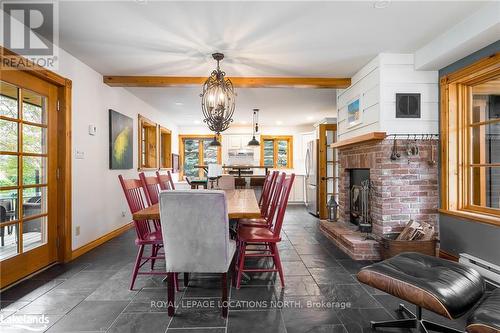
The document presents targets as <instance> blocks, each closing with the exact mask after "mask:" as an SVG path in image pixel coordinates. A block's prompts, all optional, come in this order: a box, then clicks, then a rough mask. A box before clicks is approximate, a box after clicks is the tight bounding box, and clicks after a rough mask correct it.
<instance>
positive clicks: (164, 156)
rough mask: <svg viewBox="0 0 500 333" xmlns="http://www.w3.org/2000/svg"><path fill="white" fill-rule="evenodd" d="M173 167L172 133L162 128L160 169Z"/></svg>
mask: <svg viewBox="0 0 500 333" xmlns="http://www.w3.org/2000/svg"><path fill="white" fill-rule="evenodd" d="M171 167H172V131H170V130H169V129H166V128H165V127H162V126H160V168H161V169H167V168H171Z"/></svg>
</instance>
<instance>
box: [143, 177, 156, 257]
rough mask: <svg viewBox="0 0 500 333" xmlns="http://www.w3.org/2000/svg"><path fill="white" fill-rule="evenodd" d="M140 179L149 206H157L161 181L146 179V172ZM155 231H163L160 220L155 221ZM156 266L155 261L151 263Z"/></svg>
mask: <svg viewBox="0 0 500 333" xmlns="http://www.w3.org/2000/svg"><path fill="white" fill-rule="evenodd" d="M139 178H140V179H141V182H142V188H143V189H144V193H145V194H146V200H147V202H148V206H151V205H155V204H157V203H158V200H159V195H160V181H159V180H158V178H157V177H155V176H151V177H146V175H145V174H144V172H141V173H140V174H139ZM153 223H154V226H155V230H161V224H160V221H159V220H153ZM151 264H152V265H154V260H153V261H152V262H151Z"/></svg>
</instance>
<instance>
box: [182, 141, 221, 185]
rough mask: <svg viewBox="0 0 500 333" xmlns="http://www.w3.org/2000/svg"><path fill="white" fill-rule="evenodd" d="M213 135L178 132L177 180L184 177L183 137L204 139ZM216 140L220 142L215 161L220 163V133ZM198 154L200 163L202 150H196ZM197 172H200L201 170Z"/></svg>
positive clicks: (201, 161)
mask: <svg viewBox="0 0 500 333" xmlns="http://www.w3.org/2000/svg"><path fill="white" fill-rule="evenodd" d="M213 137H214V135H213V134H179V180H182V179H183V178H184V139H199V140H204V139H210V138H213ZM217 140H219V142H220V143H221V145H220V146H218V147H217V163H219V164H222V135H219V136H218V137H217ZM198 156H199V160H200V163H203V150H198ZM199 174H201V171H200V173H199Z"/></svg>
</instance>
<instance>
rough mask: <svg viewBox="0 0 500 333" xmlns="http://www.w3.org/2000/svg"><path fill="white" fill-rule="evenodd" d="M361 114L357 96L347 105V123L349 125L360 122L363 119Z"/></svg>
mask: <svg viewBox="0 0 500 333" xmlns="http://www.w3.org/2000/svg"><path fill="white" fill-rule="evenodd" d="M361 116H362V113H361V109H360V105H359V97H357V98H356V99H354V100H353V101H352V102H350V103H349V104H348V105H347V123H348V124H349V127H353V126H356V125H359V124H361V122H362V121H363V120H362V119H361Z"/></svg>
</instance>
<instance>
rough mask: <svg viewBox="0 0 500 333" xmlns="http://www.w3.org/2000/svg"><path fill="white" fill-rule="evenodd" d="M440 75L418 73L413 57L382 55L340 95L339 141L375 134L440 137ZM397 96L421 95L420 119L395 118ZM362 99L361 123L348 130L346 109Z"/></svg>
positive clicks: (338, 103) (363, 70)
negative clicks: (405, 94)
mask: <svg viewBox="0 0 500 333" xmlns="http://www.w3.org/2000/svg"><path fill="white" fill-rule="evenodd" d="M438 80H439V79H438V72H436V71H416V70H415V69H414V57H413V55H412V54H389V53H382V54H379V55H378V56H377V57H376V58H375V59H373V60H372V61H370V62H369V63H368V64H367V65H365V66H364V67H363V68H362V69H361V70H359V71H358V72H357V73H356V74H355V75H354V76H353V78H352V85H351V86H350V87H349V88H347V89H344V90H341V91H339V92H338V95H337V96H338V97H337V106H338V128H339V131H338V132H339V141H341V140H345V139H348V138H352V137H355V136H358V135H362V134H366V133H369V132H374V131H382V132H386V133H388V134H394V133H438V102H439V97H438ZM396 93H420V94H421V118H418V119H402V118H396ZM358 97H359V99H360V110H361V112H362V122H361V123H360V124H358V125H356V126H353V127H349V124H348V123H347V105H348V104H349V103H350V102H352V101H353V100H355V99H356V98H358Z"/></svg>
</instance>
